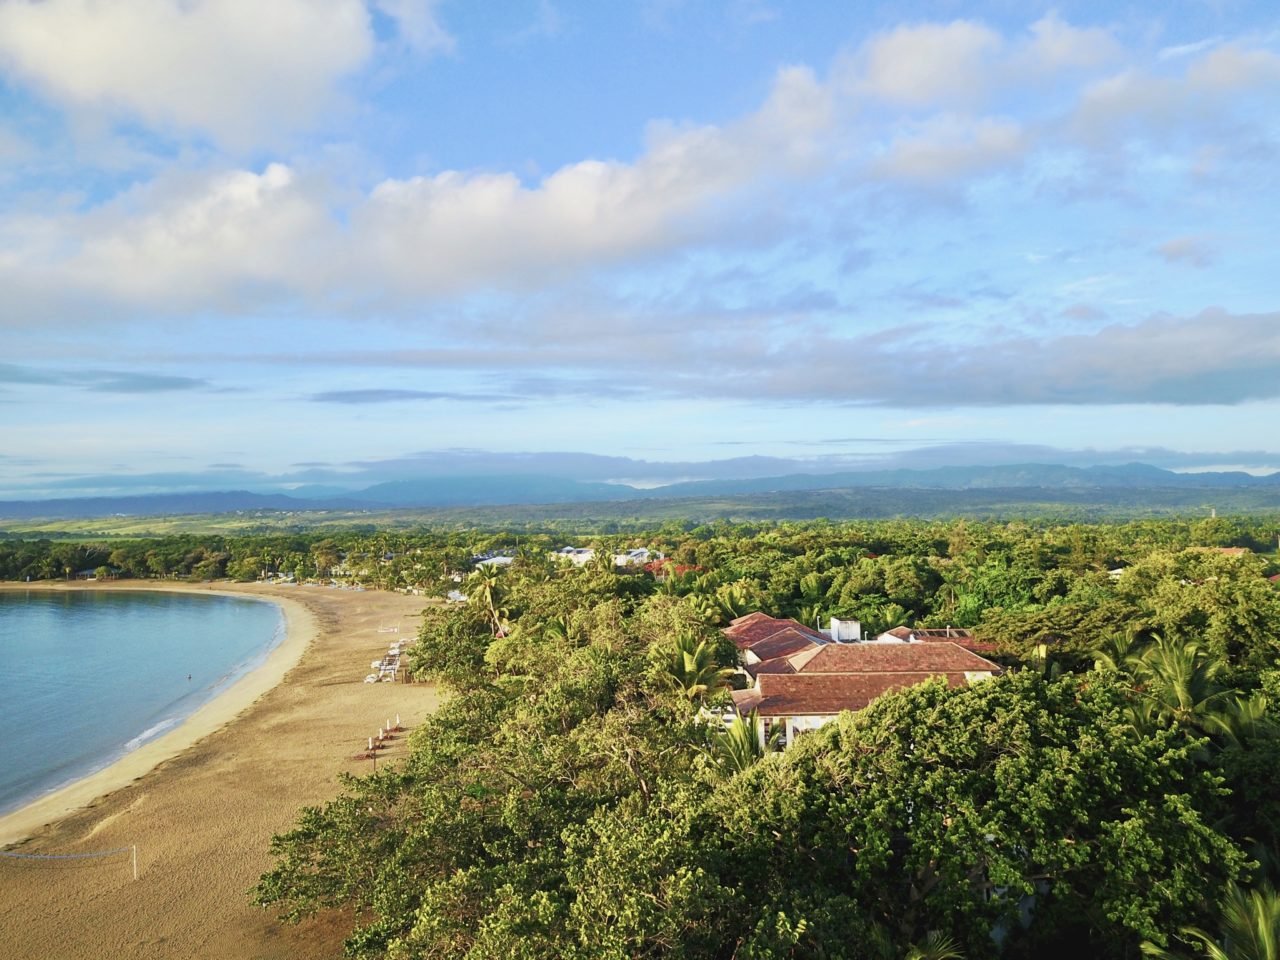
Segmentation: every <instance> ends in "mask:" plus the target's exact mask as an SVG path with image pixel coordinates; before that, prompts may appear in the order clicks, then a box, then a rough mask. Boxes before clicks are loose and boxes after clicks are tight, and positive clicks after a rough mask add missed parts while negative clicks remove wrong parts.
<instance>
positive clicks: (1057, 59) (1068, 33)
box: [1025, 13, 1122, 70]
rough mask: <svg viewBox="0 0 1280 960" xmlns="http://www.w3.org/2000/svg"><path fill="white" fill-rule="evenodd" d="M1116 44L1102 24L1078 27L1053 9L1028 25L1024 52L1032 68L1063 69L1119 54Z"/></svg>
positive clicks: (1101, 61) (1097, 62)
mask: <svg viewBox="0 0 1280 960" xmlns="http://www.w3.org/2000/svg"><path fill="white" fill-rule="evenodd" d="M1121 52H1122V51H1121V48H1120V44H1119V43H1118V42H1117V41H1116V39H1115V37H1114V36H1112V34H1111V32H1110V31H1108V30H1105V29H1103V28H1102V27H1089V28H1084V29H1082V28H1079V27H1073V26H1072V25H1071V24H1069V23H1067V22H1066V21H1065V20H1063V19H1062V18H1061V17H1059V16H1058V15H1057V13H1050V14H1048V15H1047V16H1045V17H1042V18H1041V19H1040V20H1037V21H1036V22H1035V23H1033V24H1032V25H1031V41H1030V43H1029V44H1028V45H1027V49H1026V52H1025V56H1026V59H1027V60H1028V61H1029V65H1030V66H1031V67H1032V68H1033V69H1036V70H1064V69H1073V68H1080V67H1085V68H1087V67H1097V66H1101V65H1103V64H1105V63H1109V62H1111V61H1112V60H1115V59H1116V58H1117V57H1119V56H1120V55H1121Z"/></svg>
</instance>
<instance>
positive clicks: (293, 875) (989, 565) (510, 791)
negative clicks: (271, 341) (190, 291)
mask: <svg viewBox="0 0 1280 960" xmlns="http://www.w3.org/2000/svg"><path fill="white" fill-rule="evenodd" d="M1278 532H1280V531H1277V529H1276V524H1275V523H1274V521H1265V522H1263V521H1250V520H1247V519H1222V518H1214V519H1208V520H1203V521H1199V522H1196V523H1185V522H1157V521H1144V522H1136V523H1126V524H1116V525H1101V526H1083V525H1053V524H1044V525H1037V524H1028V523H1014V524H994V523H974V522H964V521H955V522H946V523H943V522H938V523H927V522H910V521H890V522H882V523H855V524H835V523H822V522H816V523H791V524H780V525H752V526H744V525H730V524H715V525H707V526H692V525H684V526H681V525H674V524H673V525H668V526H666V527H663V528H658V529H654V530H651V531H650V532H649V533H648V534H647V535H644V536H640V535H628V536H627V537H609V536H602V535H598V536H597V537H595V538H594V544H595V545H596V546H597V547H598V548H600V553H601V556H600V557H599V558H598V559H597V560H596V561H593V562H591V563H588V564H586V565H585V566H582V567H574V566H572V565H569V564H560V563H557V562H555V561H553V560H552V559H551V558H549V557H548V555H547V551H546V549H545V547H546V546H548V545H549V544H550V543H554V542H555V541H552V540H549V539H548V538H547V535H531V534H530V533H529V531H524V532H522V534H521V537H520V548H519V552H518V554H517V555H516V559H515V561H514V563H512V564H511V565H510V566H509V567H507V568H506V569H503V570H494V569H484V570H480V571H478V572H474V573H470V574H469V575H468V577H467V579H466V580H465V581H464V583H463V588H464V589H465V590H466V592H467V594H468V595H469V600H468V601H467V602H466V603H461V604H453V605H433V606H431V607H429V608H428V610H427V612H426V614H425V621H424V626H423V629H422V632H421V635H420V638H419V641H418V644H417V645H416V647H415V648H414V651H413V657H414V665H415V669H416V670H417V672H418V673H419V674H420V675H422V676H423V677H426V678H430V679H432V680H434V681H435V682H437V683H439V684H440V685H441V686H442V687H443V688H444V689H446V690H447V691H448V692H449V697H448V700H447V702H446V704H445V706H444V707H442V708H441V709H440V710H439V711H438V712H437V714H435V715H434V716H433V717H432V718H431V719H430V720H429V721H427V722H426V723H425V724H424V725H422V726H421V727H420V728H419V729H418V730H416V731H414V733H413V735H412V740H411V748H412V749H411V754H410V756H409V758H408V759H407V760H406V762H404V763H403V764H402V765H401V766H399V767H398V768H395V769H390V770H381V771H379V772H378V773H377V774H375V775H372V776H368V777H361V778H348V779H346V780H345V782H344V783H343V785H342V792H341V794H340V795H339V796H338V797H337V798H336V799H334V800H333V801H332V802H331V803H328V804H326V805H324V806H322V807H318V808H310V809H307V810H305V811H303V812H302V813H301V815H300V817H299V820H298V822H297V825H296V827H295V828H294V829H293V830H291V831H289V832H288V833H286V834H284V835H282V836H279V837H277V838H275V840H274V841H273V852H274V855H275V858H276V865H275V867H274V868H273V869H272V870H271V871H269V872H268V873H267V874H265V875H264V876H263V877H262V879H261V882H260V884H259V885H258V887H257V889H256V890H255V891H254V897H255V899H256V900H257V901H258V902H260V903H262V904H263V905H264V906H267V907H269V908H271V909H273V910H276V911H279V912H280V913H281V915H282V916H283V917H285V918H287V919H291V920H301V919H303V918H305V917H307V916H308V915H310V914H312V913H314V912H316V911H321V910H330V909H342V910H345V911H347V915H348V916H351V917H353V918H354V920H353V923H354V926H353V929H352V932H351V935H350V937H349V939H348V941H347V949H348V951H349V953H350V954H352V955H353V956H362V957H383V956H386V957H394V958H410V957H413V958H436V957H472V958H482V957H506V958H526V957H527V958H533V957H539V958H541V957H546V958H550V957H580V958H588V957H592V958H595V957H606V958H626V957H688V958H695V957H726V958H727V957H744V958H746V957H754V958H766V957H768V958H778V957H830V958H836V957H850V958H864V957H865V958H881V957H893V958H898V957H946V956H964V957H969V958H978V957H988V956H1000V957H1046V956H1047V957H1056V956H1063V957H1066V956H1070V957H1079V956H1091V957H1137V956H1139V955H1141V954H1142V953H1143V952H1149V953H1162V954H1163V955H1165V956H1186V957H1193V956H1202V955H1204V952H1203V948H1204V946H1205V945H1213V946H1214V947H1215V948H1221V949H1225V950H1227V951H1228V952H1226V953H1224V954H1222V955H1223V956H1230V957H1246V956H1247V957H1254V956H1274V953H1265V952H1262V953H1259V952H1249V950H1250V945H1249V943H1248V942H1247V937H1246V929H1247V928H1248V925H1249V924H1251V923H1253V924H1254V927H1253V929H1255V930H1262V931H1264V932H1268V933H1269V934H1270V935H1274V934H1275V933H1276V932H1277V930H1276V927H1277V922H1278V918H1280V901H1277V898H1276V894H1275V893H1274V888H1273V887H1272V884H1273V883H1275V882H1276V881H1277V879H1280V877H1278V874H1280V727H1278V726H1277V724H1276V722H1275V720H1274V719H1273V716H1272V714H1271V713H1270V712H1269V711H1268V704H1269V703H1271V702H1274V700H1275V698H1276V697H1277V696H1280V670H1277V656H1278V655H1280V590H1277V587H1276V585H1275V583H1274V582H1273V581H1271V579H1270V577H1271V576H1274V575H1275V573H1276V572H1277V569H1280V568H1278V567H1277V564H1276V557H1275V554H1274V552H1270V550H1271V547H1272V545H1273V544H1274V543H1275V537H1276V535H1277V533H1278ZM435 536H436V538H437V539H436V541H435V542H434V544H432V543H428V542H426V541H427V540H429V539H430V537H429V536H428V535H424V538H426V539H424V541H423V543H421V544H420V545H419V546H418V547H416V548H410V549H411V550H412V549H420V550H421V551H422V553H421V554H420V555H419V557H420V560H421V562H424V563H425V564H426V565H427V566H428V567H430V568H431V569H433V570H434V569H440V570H441V571H442V572H441V573H440V574H437V576H445V574H444V573H443V571H444V569H445V567H446V566H447V564H446V562H445V559H444V558H446V557H452V558H453V559H451V560H449V561H448V563H449V564H454V565H455V566H454V567H450V569H456V570H457V571H461V570H462V569H464V568H465V567H466V566H468V563H467V561H466V560H462V559H461V558H460V557H457V556H455V555H454V554H455V553H456V552H459V551H461V552H465V550H464V549H463V546H464V545H463V543H462V542H460V541H459V539H458V536H457V535H456V534H448V535H444V534H437V535H435ZM484 539H486V538H484V537H482V536H481V535H479V534H475V535H473V541H474V542H473V543H469V544H467V548H468V549H480V548H481V547H483V548H485V549H500V548H504V547H505V548H508V549H510V550H511V551H512V552H515V550H516V547H515V543H514V541H515V536H514V534H509V533H508V534H502V533H493V534H490V535H489V536H488V537H487V542H485V543H483V544H481V543H480V542H479V541H480V540H484ZM583 542H584V543H585V542H587V541H586V540H585V539H584V540H583ZM641 543H643V544H644V545H647V546H650V547H651V548H653V549H660V550H662V551H663V552H664V553H665V554H666V555H667V557H668V558H669V560H670V562H669V563H668V564H666V565H665V566H663V567H662V568H661V569H659V570H657V571H656V572H657V574H658V575H657V576H655V575H654V572H655V571H645V570H624V569H619V568H616V567H614V565H613V563H612V561H611V560H610V559H609V558H608V556H607V555H606V554H607V551H608V549H610V548H617V547H622V546H632V545H638V544H641ZM317 545H318V544H313V545H312V546H313V547H315V546H317ZM556 545H559V544H558V543H557V544H556ZM1222 548H1243V549H1222ZM233 552H234V551H233ZM388 552H394V551H388ZM433 564H434V565H435V566H432V565H433ZM446 582H449V583H452V574H450V575H448V576H447V577H446ZM757 609H760V610H764V611H766V612H768V613H771V614H777V615H780V616H794V617H797V618H799V619H801V620H804V621H806V622H813V621H814V619H816V618H818V617H826V616H828V615H831V614H835V615H837V616H842V617H858V618H861V619H862V620H863V621H864V623H866V624H867V625H869V626H870V627H871V628H873V629H876V628H881V627H884V626H888V625H893V624H894V623H907V624H914V625H925V626H927V625H941V624H946V623H951V624H955V625H963V626H970V627H971V628H972V629H973V630H974V631H975V632H976V633H977V634H978V635H979V636H980V637H982V638H983V639H988V640H992V641H994V642H996V643H998V644H999V648H1000V650H1001V654H1000V659H1001V660H1002V661H1003V662H1004V663H1005V664H1006V665H1007V666H1008V668H1009V669H1007V670H1006V672H1005V673H1004V674H1003V675H1002V676H1000V677H998V678H996V679H994V680H990V681H986V682H983V683H980V684H975V685H973V686H970V687H962V688H959V689H952V690H948V689H947V688H946V687H945V685H943V684H942V683H940V682H929V683H926V684H923V685H920V686H917V687H914V688H912V689H909V690H906V691H903V692H900V693H896V694H890V695H886V696H883V697H881V698H880V699H879V700H877V701H876V702H875V703H874V704H873V705H872V706H871V707H870V708H868V709H866V710H864V711H861V712H860V713H857V714H843V715H842V716H841V719H840V720H839V721H837V722H835V723H832V724H828V725H827V726H826V727H824V728H823V729H821V730H820V731H817V732H814V733H810V734H806V735H804V736H803V737H801V738H800V739H799V740H798V742H797V743H796V745H794V746H793V747H791V748H790V749H788V750H786V751H785V752H781V753H773V752H769V751H764V750H761V749H760V748H759V744H758V743H756V742H755V741H754V740H753V739H752V738H751V737H744V736H742V731H743V726H742V724H740V723H738V724H734V725H730V726H725V725H724V724H722V723H721V722H720V721H719V720H707V719H704V718H705V717H707V713H706V712H704V711H703V710H702V708H703V707H704V706H711V707H714V706H715V705H716V704H717V702H719V701H720V700H721V698H723V697H724V687H725V685H726V683H728V682H729V680H728V671H727V668H728V667H730V666H731V665H732V664H733V660H734V650H733V647H732V644H730V643H728V642H727V641H725V640H724V638H723V637H722V635H721V634H720V633H719V630H718V628H719V627H720V626H722V625H723V624H725V623H726V622H727V621H728V620H729V619H730V618H732V617H734V616H738V615H741V614H744V613H747V612H750V611H753V610H757ZM1259 918H1261V919H1260V920H1259ZM1255 921H1257V922H1255ZM1258 922H1260V923H1261V927H1259V926H1258V925H1257V923H1258ZM1242 925H1243V926H1242ZM1224 944H1225V946H1223V945H1224Z"/></svg>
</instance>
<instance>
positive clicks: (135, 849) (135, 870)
mask: <svg viewBox="0 0 1280 960" xmlns="http://www.w3.org/2000/svg"><path fill="white" fill-rule="evenodd" d="M133 879H135V880H137V879H138V845H137V844H136V843H135V844H134V845H133Z"/></svg>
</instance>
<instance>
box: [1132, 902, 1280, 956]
mask: <svg viewBox="0 0 1280 960" xmlns="http://www.w3.org/2000/svg"><path fill="white" fill-rule="evenodd" d="M1218 926H1219V929H1220V931H1221V936H1220V937H1214V936H1212V935H1210V934H1208V933H1206V932H1205V931H1204V930H1201V929H1200V928H1199V927H1183V928H1182V930H1181V932H1182V934H1183V936H1185V937H1187V938H1188V939H1190V940H1191V941H1193V942H1195V944H1196V946H1197V952H1196V954H1195V955H1196V956H1206V957H1208V958H1209V960H1280V894H1278V893H1276V890H1275V888H1274V887H1272V886H1271V884H1269V883H1264V884H1262V885H1261V886H1260V887H1258V889H1256V890H1245V889H1244V888H1242V887H1238V886H1236V885H1235V884H1234V883H1229V884H1227V893H1226V896H1224V897H1223V898H1222V913H1221V914H1220V916H1219V918H1218ZM1142 952H1143V953H1145V954H1147V955H1148V956H1152V957H1161V958H1163V960H1181V955H1179V954H1176V953H1171V952H1169V951H1168V950H1165V949H1164V948H1163V947H1158V946H1156V945H1155V944H1153V943H1143V945H1142Z"/></svg>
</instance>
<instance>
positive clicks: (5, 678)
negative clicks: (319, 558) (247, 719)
mask: <svg viewBox="0 0 1280 960" xmlns="http://www.w3.org/2000/svg"><path fill="white" fill-rule="evenodd" d="M284 631H285V625H284V614H283V612H282V611H281V610H280V608H279V607H278V606H276V605H275V604H273V603H266V602H262V601H257V600H248V599H240V598H235V597H219V596H204V595H198V594H181V593H160V592H148V591H142V590H138V591H122V590H77V591H68V592H65V593H63V592H56V593H55V592H51V591H37V590H31V591H27V590H11V591H0V814H2V813H8V812H12V811H13V810H15V809H17V808H18V807H21V806H23V805H25V804H27V803H30V802H31V801H32V800H35V799H37V798H38V797H40V796H43V795H44V794H46V793H50V792H52V791H54V790H57V789H58V788H60V787H63V786H65V785H67V784H69V783H72V782H74V781H76V780H79V779H81V778H83V777H85V776H88V775H89V774H91V773H94V772H96V771H98V770H101V769H102V768H103V767H106V766H108V765H109V764H111V763H113V762H114V761H115V760H118V759H119V758H120V757H122V756H124V755H125V754H126V753H128V752H130V751H131V750H135V749H137V748H138V747H140V746H142V745H143V744H144V743H147V742H149V741H151V740H154V739H155V738H156V737H159V736H160V735H162V734H164V733H166V732H167V731H169V730H171V729H173V728H174V727H176V726H178V725H179V724H180V723H181V722H182V721H183V720H184V719H185V718H186V717H188V716H190V715H191V714H192V713H193V712H194V711H195V710H196V709H197V708H198V707H200V706H202V705H203V704H205V703H207V702H208V701H210V700H212V699H213V698H214V697H216V696H217V695H218V694H219V693H221V692H222V691H224V690H225V689H226V688H227V687H229V686H230V685H231V684H232V683H234V682H235V681H236V680H237V679H239V678H240V677H241V676H243V675H244V674H245V673H247V672H248V671H250V670H252V669H253V668H254V667H256V666H260V665H261V664H262V663H263V662H264V661H265V660H266V657H267V654H268V653H270V651H271V650H272V649H273V648H274V647H275V646H276V645H277V644H279V643H280V641H281V640H283V639H284Z"/></svg>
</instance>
